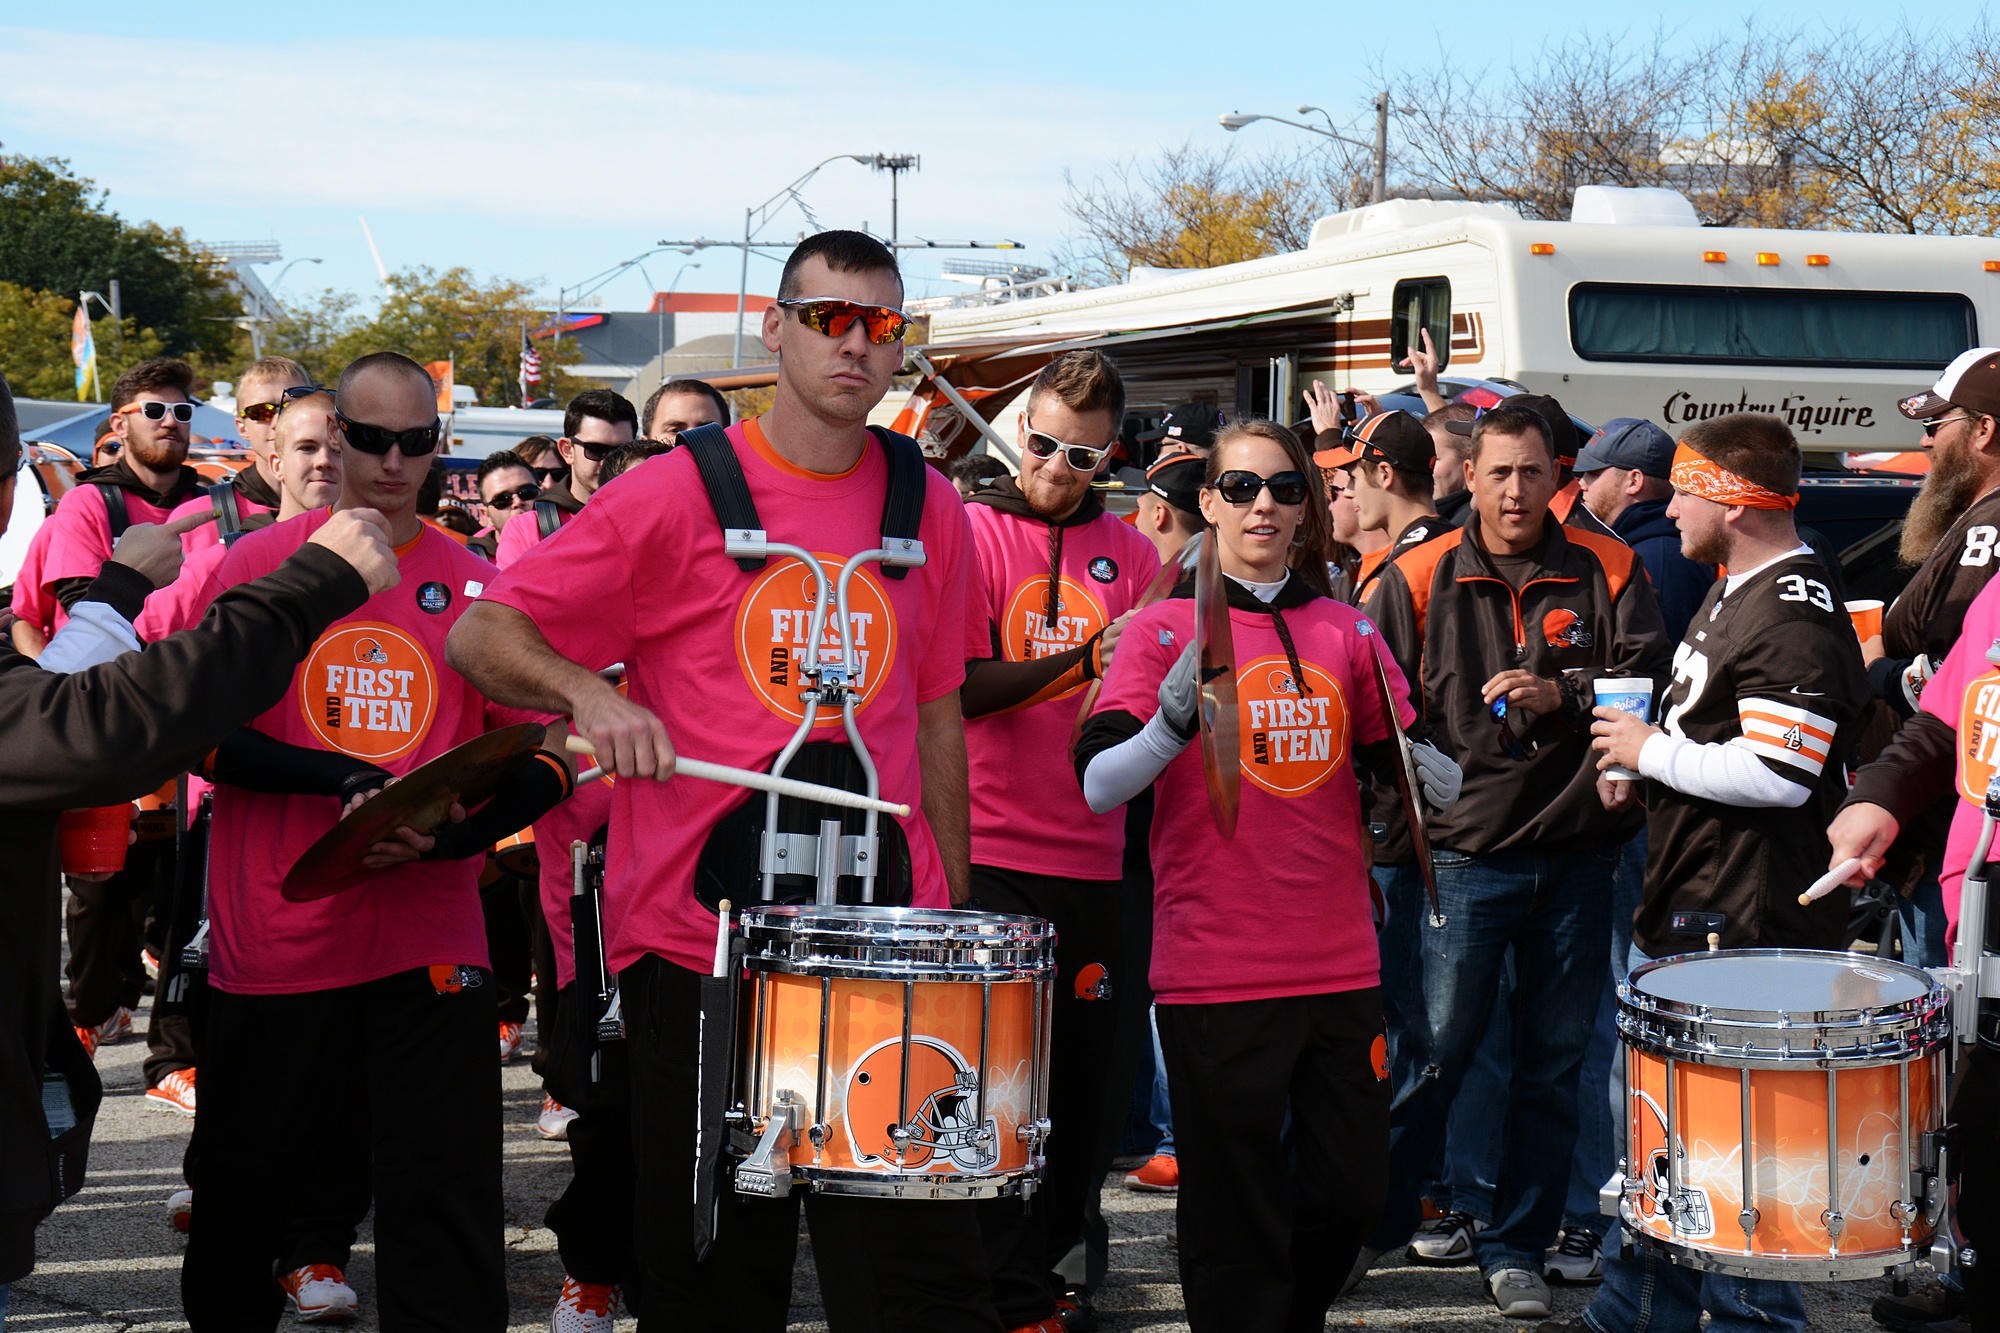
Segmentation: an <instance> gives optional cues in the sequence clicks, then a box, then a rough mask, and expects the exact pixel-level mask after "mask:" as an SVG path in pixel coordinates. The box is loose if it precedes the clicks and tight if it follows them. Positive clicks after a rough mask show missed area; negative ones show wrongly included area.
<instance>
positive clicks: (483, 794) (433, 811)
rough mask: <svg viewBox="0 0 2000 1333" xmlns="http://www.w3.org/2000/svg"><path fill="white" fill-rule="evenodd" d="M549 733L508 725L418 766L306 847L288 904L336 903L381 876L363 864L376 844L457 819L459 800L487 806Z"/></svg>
mask: <svg viewBox="0 0 2000 1333" xmlns="http://www.w3.org/2000/svg"><path fill="white" fill-rule="evenodd" d="M545 734H546V732H545V729H544V728H543V727H542V726H541V724H539V723H535V722H523V723H521V724H520V725H519V726H513V727H502V728H500V730H498V731H489V732H487V733H486V734H485V735H484V736H476V737H474V738H473V739H471V740H469V741H467V742H466V743H465V744H463V745H460V746H457V747H455V748H453V749H450V750H446V751H445V752H444V753H443V754H441V755H439V756H438V757H437V758H435V759H433V760H431V761H430V762H429V763H427V764H423V765H420V766H418V767H417V768H413V769H411V770H410V771H409V772H408V773H406V774H404V775H403V776H402V777H401V778H399V779H397V780H396V781H395V782H394V783H392V784H390V785H389V786H387V787H384V788H383V789H382V790H381V791H378V792H376V793H375V794H374V795H373V796H371V797H369V798H368V799H367V800H365V801H363V802H362V803H361V804H360V805H359V806H358V807H356V809H355V811H354V813H353V814H350V815H349V816H347V818H345V819H343V820H341V821H340V822H339V823H338V824H335V825H334V826H333V827H332V828H331V829H328V830H327V832H326V835H325V836H324V837H322V838H321V839H320V840H319V841H318V842H316V843H314V844H313V845H312V846H310V847H308V848H306V852H305V855H303V856H301V857H300V858H299V859H298V862H297V863H296V864H295V865H293V866H292V868H291V871H290V873H288V874H287V875H286V876H285V883H284V888H283V892H284V895H285V899H286V901H288V902H295V903H305V902H311V901H313V900H314V899H316V898H330V897H332V896H333V895H334V894H336V893H344V892H346V891H347V890H348V889H351V888H354V887H355V886H357V885H360V884H364V883H366V882H367V881H369V880H371V879H373V878H374V877H375V876H376V875H379V874H381V873H382V872H381V871H379V870H368V869H365V868H364V867H363V866H362V864H361V858H362V857H364V856H366V855H367V854H368V849H369V848H370V847H373V846H374V845H375V844H376V843H378V842H381V841H382V840H383V839H385V838H387V837H388V836H389V834H390V832H391V830H393V829H395V828H397V827H398V826H408V827H409V828H413V829H415V830H416V831H417V832H419V833H429V832H430V831H431V830H432V829H434V828H436V827H438V826H439V825H440V824H442V823H444V822H445V820H447V819H449V818H450V817H451V807H452V804H453V802H457V803H458V804H461V805H466V806H472V805H477V804H478V803H479V802H481V801H484V800H485V799H486V798H487V797H489V796H491V795H492V794H493V793H494V792H496V791H498V790H500V788H501V786H502V785H504V784H505V783H506V781H507V780H508V779H509V778H511V777H513V776H514V775H515V774H516V773H518V772H520V771H521V769H523V768H525V767H526V766H527V765H528V763H529V761H530V760H532V759H533V758H534V757H535V751H536V750H538V749H540V748H541V745H542V737H543V736H544V735H545Z"/></svg>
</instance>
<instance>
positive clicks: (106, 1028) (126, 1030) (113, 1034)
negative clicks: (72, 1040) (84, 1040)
mask: <svg viewBox="0 0 2000 1333" xmlns="http://www.w3.org/2000/svg"><path fill="white" fill-rule="evenodd" d="M94 1030H95V1031H96V1033H97V1044H98V1045H99V1046H109V1045H110V1044H111V1043H112V1042H114V1041H118V1040H120V1039H122V1038H125V1037H129V1036H131V1035H132V1011H131V1010H130V1009H127V1008H126V1007H125V1006H124V1005H122V1004H121V1005H119V1006H118V1008H117V1009H115V1010H113V1011H112V1014H111V1017H109V1018H107V1019H105V1020H104V1021H103V1022H102V1023H99V1024H98V1025H97V1027H96V1028H95V1029H94Z"/></svg>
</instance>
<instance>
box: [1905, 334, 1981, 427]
mask: <svg viewBox="0 0 2000 1333" xmlns="http://www.w3.org/2000/svg"><path fill="white" fill-rule="evenodd" d="M1954 407H1957V408H1962V409H1964V410H1965V411H1967V412H1984V413H1985V414H1986V415H1987V416H1991V417H2000V347H1975V348H1973V349H1972V350H1971V351H1969V352H1960V353H1959V354H1958V357H1957V359H1956V360H1954V361H1953V362H1952V363H1951V364H1950V365H1948V366H1946V367H1945V368H1944V374H1942V375H1940V376H1938V379H1937V383H1936V384H1933V385H1932V386H1931V387H1930V388H1929V389H1926V390H1925V391H1924V392H1922V393H1916V394H1911V395H1910V396H1909V397H1908V398H1905V399H1903V400H1902V401H1901V402H1899V403H1897V404H1896V410H1897V411H1899V412H1901V413H1902V414H1903V415H1904V416H1906V417H1908V418H1910V420H1912V421H1928V420H1929V419H1930V418H1932V417H1941V416H1943V415H1944V414H1945V413H1947V412H1949V411H1951V409H1952V408H1954Z"/></svg>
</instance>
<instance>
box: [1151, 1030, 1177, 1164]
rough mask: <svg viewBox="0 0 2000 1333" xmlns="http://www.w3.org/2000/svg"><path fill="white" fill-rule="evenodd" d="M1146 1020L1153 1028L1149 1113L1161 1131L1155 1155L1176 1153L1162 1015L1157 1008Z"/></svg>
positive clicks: (1166, 1155)
mask: <svg viewBox="0 0 2000 1333" xmlns="http://www.w3.org/2000/svg"><path fill="white" fill-rule="evenodd" d="M1146 1021H1147V1023H1148V1024H1150V1025H1151V1026H1152V1029H1153V1108H1152V1110H1151V1111H1150V1112H1149V1113H1148V1114H1147V1117H1146V1118H1147V1119H1148V1120H1149V1121H1151V1122H1152V1126H1153V1128H1154V1129H1157V1130H1158V1131H1160V1146H1159V1147H1157V1148H1155V1149H1153V1156H1155V1157H1172V1156H1173V1155H1174V1111H1173V1106H1172V1105H1171V1104H1170V1103H1169V1102H1168V1101H1167V1057H1166V1054H1165V1053H1164V1052H1162V1051H1161V1050H1160V1017H1159V1011H1158V1009H1157V1008H1155V1009H1148V1010H1147V1011H1146Z"/></svg>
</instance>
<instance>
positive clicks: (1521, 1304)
mask: <svg viewBox="0 0 2000 1333" xmlns="http://www.w3.org/2000/svg"><path fill="white" fill-rule="evenodd" d="M1486 1290H1488V1291H1490V1292H1492V1293H1493V1304H1494V1305H1496V1306H1497V1307H1499V1310H1500V1313H1501V1314H1504V1315H1506V1316H1508V1317H1509V1318H1511V1319H1547V1318H1548V1317H1549V1284H1548V1283H1546V1282H1544V1281H1542V1278H1541V1274H1539V1273H1532V1272H1529V1271H1528V1270H1527V1269H1525V1268H1501V1269H1496V1270H1495V1271H1494V1273H1493V1275H1492V1276H1491V1277H1488V1278H1487V1279H1486Z"/></svg>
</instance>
